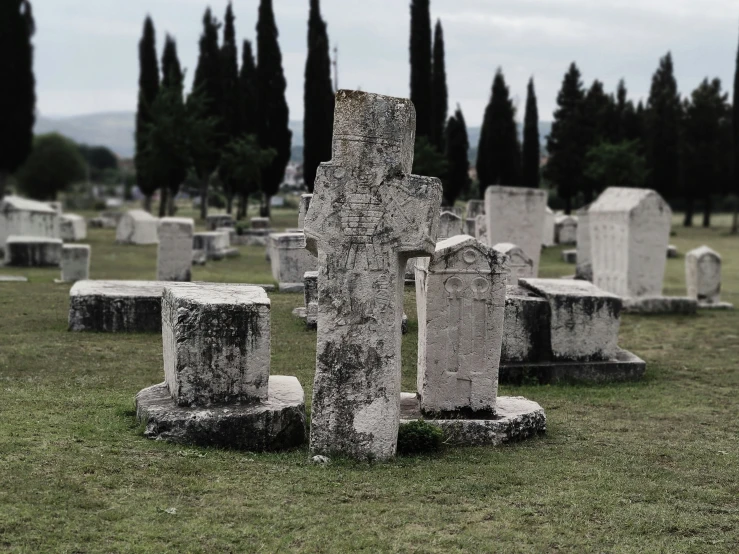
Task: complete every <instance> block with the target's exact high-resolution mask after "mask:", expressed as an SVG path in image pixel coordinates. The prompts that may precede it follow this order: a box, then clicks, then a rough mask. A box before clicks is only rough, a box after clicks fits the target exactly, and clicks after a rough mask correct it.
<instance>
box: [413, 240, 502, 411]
mask: <svg viewBox="0 0 739 554" xmlns="http://www.w3.org/2000/svg"><path fill="white" fill-rule="evenodd" d="M418 262H419V263H418V264H417V265H416V305H417V309H418V377H417V385H418V394H419V395H420V397H421V409H422V410H423V411H424V412H425V413H448V412H455V411H459V410H464V411H469V412H471V413H475V412H488V413H492V412H494V411H495V398H496V396H497V394H498V365H499V363H500V349H501V344H502V340H503V316H504V314H505V293H506V288H505V287H506V277H507V272H506V262H507V257H506V255H505V254H502V253H500V252H498V251H496V250H494V249H493V248H490V247H489V246H486V245H484V244H482V243H480V242H479V241H478V240H477V239H474V238H472V237H470V236H468V235H458V236H455V237H452V238H449V239H447V240H443V241H441V242H438V243H437V244H436V251H435V252H434V255H433V256H432V257H431V258H430V259H428V258H419V261H418Z"/></svg>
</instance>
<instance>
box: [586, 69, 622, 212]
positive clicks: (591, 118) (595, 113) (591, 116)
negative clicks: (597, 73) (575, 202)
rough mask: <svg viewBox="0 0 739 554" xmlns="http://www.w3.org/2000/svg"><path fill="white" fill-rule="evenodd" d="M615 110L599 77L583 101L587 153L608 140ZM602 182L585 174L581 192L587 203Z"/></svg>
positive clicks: (612, 101) (591, 199) (611, 99)
mask: <svg viewBox="0 0 739 554" xmlns="http://www.w3.org/2000/svg"><path fill="white" fill-rule="evenodd" d="M614 112H615V103H614V100H613V98H612V97H610V96H609V95H607V94H606V93H605V91H604V89H603V83H601V82H600V81H598V80H597V79H596V80H595V81H593V84H592V85H591V86H590V88H589V89H588V92H587V93H586V94H585V99H584V101H583V118H584V120H583V129H584V131H585V133H584V134H583V135H582V140H583V141H584V143H585V144H584V149H585V155H586V156H587V152H588V151H590V150H591V149H593V148H596V147H597V146H598V145H599V144H600V143H601V142H607V141H609V140H610V139H611V138H612V137H611V136H610V134H611V131H612V129H611V128H610V124H611V121H612V119H613V113H614ZM599 188H600V184H599V183H597V182H596V181H594V180H593V179H590V178H588V177H587V175H583V179H582V182H581V189H580V190H581V192H582V193H583V194H584V196H585V203H586V204H589V203H590V202H592V201H593V198H594V196H595V193H596V192H598V189H599Z"/></svg>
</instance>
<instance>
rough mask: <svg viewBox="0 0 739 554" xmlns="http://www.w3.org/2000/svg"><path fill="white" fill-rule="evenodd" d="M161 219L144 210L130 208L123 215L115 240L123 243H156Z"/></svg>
mask: <svg viewBox="0 0 739 554" xmlns="http://www.w3.org/2000/svg"><path fill="white" fill-rule="evenodd" d="M158 228H159V219H157V218H156V217H154V216H153V215H151V214H150V213H149V212H145V211H144V210H130V211H128V212H126V213H125V214H123V216H121V218H120V221H119V222H118V226H117V227H116V230H115V240H116V242H118V243H121V244H156V243H157V241H158V240H159V234H158Z"/></svg>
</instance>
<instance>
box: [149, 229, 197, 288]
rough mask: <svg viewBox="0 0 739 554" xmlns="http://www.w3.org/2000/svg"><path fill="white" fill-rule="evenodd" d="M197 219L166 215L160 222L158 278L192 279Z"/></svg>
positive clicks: (171, 279)
mask: <svg viewBox="0 0 739 554" xmlns="http://www.w3.org/2000/svg"><path fill="white" fill-rule="evenodd" d="M194 229H195V221H194V220H193V219H192V218H187V217H164V218H162V221H161V223H160V224H159V247H158V250H157V279H158V280H159V281H190V279H191V278H192V262H193V254H192V253H193V248H192V244H193V232H194Z"/></svg>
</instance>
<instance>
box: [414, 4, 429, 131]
mask: <svg viewBox="0 0 739 554" xmlns="http://www.w3.org/2000/svg"><path fill="white" fill-rule="evenodd" d="M410 42H411V46H410V52H411V56H410V57H411V101H412V102H413V105H414V106H415V107H416V137H417V138H421V137H427V138H428V139H429V140H430V139H431V138H432V134H433V131H432V121H433V119H432V117H433V98H432V92H431V91H432V89H431V15H430V13H429V0H411V41H410Z"/></svg>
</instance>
